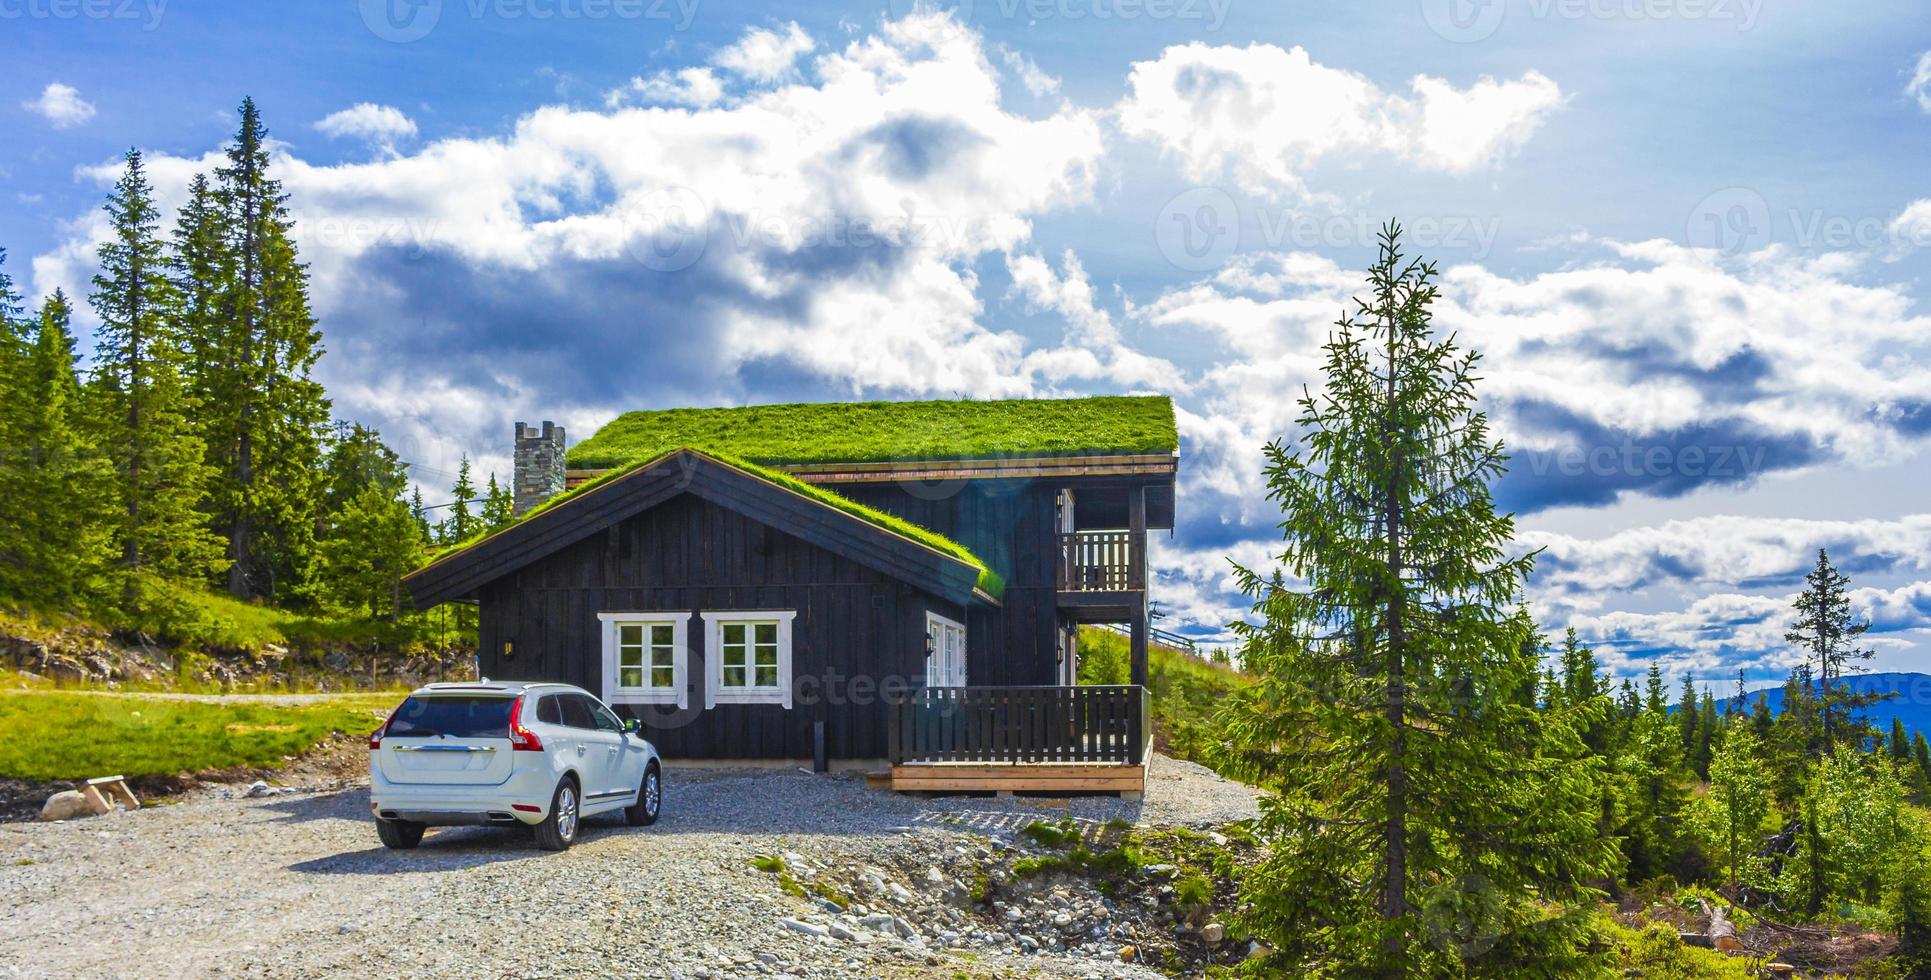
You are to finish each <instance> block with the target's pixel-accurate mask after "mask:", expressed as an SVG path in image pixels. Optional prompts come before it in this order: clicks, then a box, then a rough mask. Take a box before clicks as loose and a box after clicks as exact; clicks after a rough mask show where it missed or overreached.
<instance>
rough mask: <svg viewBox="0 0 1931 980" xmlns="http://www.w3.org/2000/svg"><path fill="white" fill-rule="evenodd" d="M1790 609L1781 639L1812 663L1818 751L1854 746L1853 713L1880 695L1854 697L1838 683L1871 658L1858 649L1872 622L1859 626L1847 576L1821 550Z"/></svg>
mask: <svg viewBox="0 0 1931 980" xmlns="http://www.w3.org/2000/svg"><path fill="white" fill-rule="evenodd" d="M1793 606H1794V608H1795V609H1796V611H1797V621H1796V622H1795V623H1794V624H1792V625H1791V628H1790V631H1789V632H1788V633H1785V634H1784V639H1785V640H1787V641H1788V642H1790V643H1793V644H1796V645H1797V646H1798V647H1799V648H1800V649H1802V650H1803V651H1804V656H1805V657H1806V658H1807V663H1810V664H1814V665H1815V668H1814V672H1813V675H1812V676H1813V678H1814V679H1815V681H1816V684H1817V694H1816V703H1817V716H1818V720H1819V722H1820V723H1821V725H1822V745H1821V748H1820V751H1828V750H1829V749H1831V748H1832V747H1834V746H1836V745H1837V744H1838V743H1839V740H1840V739H1843V740H1849V741H1851V742H1853V743H1854V742H1856V741H1857V740H1859V739H1860V738H1861V736H1863V735H1864V732H1863V731H1862V730H1854V729H1861V728H1862V727H1863V726H1861V725H1857V724H1855V722H1854V719H1853V717H1852V713H1853V712H1854V711H1855V710H1856V709H1857V708H1860V707H1864V706H1866V705H1870V704H1874V703H1876V702H1877V701H1879V700H1882V696H1877V695H1869V694H1864V695H1860V694H1853V693H1851V691H1850V690H1849V689H1848V688H1846V687H1845V686H1844V685H1843V683H1842V681H1843V677H1844V672H1845V671H1847V670H1862V669H1863V668H1862V667H1860V666H1858V665H1857V664H1856V663H1855V661H1858V660H1869V659H1870V658H1871V656H1872V651H1870V650H1868V649H1865V648H1862V647H1859V646H1858V645H1857V639H1858V637H1860V636H1863V635H1864V633H1865V632H1866V631H1868V630H1869V629H1870V628H1871V624H1870V623H1861V622H1858V621H1857V620H1856V618H1855V617H1854V616H1853V615H1852V614H1851V600H1850V577H1849V576H1846V575H1844V574H1842V573H1840V572H1839V571H1838V570H1837V569H1836V567H1835V566H1833V565H1831V563H1830V556H1829V555H1828V554H1826V553H1825V552H1824V549H1822V548H1819V549H1817V565H1816V567H1814V568H1812V569H1811V571H1810V574H1808V575H1806V576H1804V590H1803V591H1802V592H1800V593H1798V595H1797V599H1796V601H1795V602H1794V603H1793Z"/></svg>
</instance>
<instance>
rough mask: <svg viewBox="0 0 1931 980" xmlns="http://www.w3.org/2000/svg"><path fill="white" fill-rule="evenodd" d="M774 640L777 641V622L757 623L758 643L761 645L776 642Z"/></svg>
mask: <svg viewBox="0 0 1931 980" xmlns="http://www.w3.org/2000/svg"><path fill="white" fill-rule="evenodd" d="M776 642H778V624H777V623H759V624H758V644H759V645H760V646H762V645H764V644H766V643H776Z"/></svg>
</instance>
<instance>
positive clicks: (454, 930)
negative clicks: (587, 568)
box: [0, 757, 1255, 978]
mask: <svg viewBox="0 0 1931 980" xmlns="http://www.w3.org/2000/svg"><path fill="white" fill-rule="evenodd" d="M367 799H368V797H367V791H366V787H365V786H360V785H349V786H345V787H344V786H335V787H329V788H325V789H315V788H311V789H306V790H295V791H291V792H287V793H283V794H280V795H275V796H270V797H266V798H260V799H249V798H243V797H242V796H241V794H240V791H239V790H238V789H234V788H225V789H224V788H215V789H210V790H206V791H202V792H199V793H197V794H195V795H193V796H192V797H190V798H188V799H185V800H183V801H181V802H178V803H175V804H172V805H166V806H159V807H150V808H147V809H144V810H141V811H139V812H136V813H125V814H115V815H112V816H106V817H98V818H93V819H87V820H78V821H72V822H67V823H58V824H41V823H15V824H4V825H0V854H4V866H0V896H4V897H0V976H5V975H15V976H33V977H42V976H48V977H52V976H60V977H72V976H125V975H143V976H203V975H211V974H218V975H224V976H250V977H257V976H261V977H312V976H320V975H326V974H349V973H353V974H355V975H362V976H378V977H380V976H395V977H420V976H438V977H442V976H462V977H487V976H501V977H511V976H514V977H533V976H566V975H593V976H639V977H713V978H715V977H738V976H743V977H758V976H766V975H773V976H775V975H794V976H808V977H848V976H933V977H938V976H946V977H950V976H953V975H955V974H956V973H958V972H961V971H963V972H967V973H969V974H970V975H973V976H986V975H1011V976H1044V977H1128V976H1131V977H1146V976H1155V975H1157V974H1153V973H1152V972H1151V971H1149V970H1146V969H1145V968H1143V967H1140V966H1138V965H1132V964H1122V963H1120V962H1119V957H1118V955H1117V951H1118V946H1117V943H1116V944H1113V945H1108V943H1107V941H1106V939H1105V937H1104V936H1102V937H1099V938H1096V939H1094V940H1093V941H1092V942H1090V943H1089V942H1085V941H1084V939H1085V937H1083V936H1075V937H1071V938H1069V939H1068V940H1067V941H1066V942H1064V943H1063V944H1062V943H1054V944H1053V945H1054V946H1055V947H1058V946H1061V945H1063V946H1064V948H1054V949H1048V950H1042V951H1041V952H1039V953H1036V954H1022V953H1021V952H1020V949H1019V947H1018V946H1017V945H1016V944H1015V943H1013V942H1012V939H1013V937H1010V936H1005V935H992V934H987V933H982V932H978V931H976V928H975V927H960V926H958V925H957V924H956V920H957V919H958V918H959V917H958V916H957V915H953V914H952V913H949V912H947V911H946V909H945V908H944V907H943V906H942V905H937V904H935V902H936V899H934V898H932V897H931V896H930V895H929V894H920V895H915V896H914V898H913V899H912V900H909V901H901V900H899V899H895V898H893V897H891V896H892V895H903V894H906V893H911V892H918V891H920V890H921V889H927V888H928V884H929V883H928V882H926V881H922V880H913V879H912V876H910V875H909V874H903V873H899V872H890V871H888V872H885V873H884V874H885V877H886V878H887V880H888V883H889V885H890V886H891V890H890V892H889V893H888V892H885V891H880V892H879V893H878V894H876V895H874V896H872V897H869V898H865V899H862V900H864V901H870V902H872V903H873V907H872V908H871V909H869V910H867V911H870V912H871V913H872V914H873V918H880V917H882V916H883V915H894V916H901V917H902V918H903V919H905V920H909V923H908V924H909V925H910V926H911V927H912V929H911V931H912V932H913V933H914V934H913V935H912V936H911V937H910V938H906V937H904V936H903V935H902V933H900V932H895V930H894V929H893V928H892V927H890V926H889V925H888V926H886V927H883V928H881V929H875V930H871V931H867V930H863V929H860V930H852V929H849V928H841V927H840V926H839V921H840V917H839V916H837V915H834V914H832V913H833V910H831V909H828V908H824V907H820V906H819V905H818V904H817V903H814V902H813V901H809V900H806V899H803V898H798V897H795V896H792V895H787V894H783V893H781V892H780V891H779V889H778V888H777V887H776V879H775V878H774V876H772V875H769V874H766V873H763V872H760V871H757V870H755V869H753V868H752V867H750V865H749V859H750V858H751V857H752V856H753V855H757V854H766V853H784V852H789V853H790V854H791V855H793V856H794V860H798V861H801V862H803V863H806V864H828V863H842V864H847V865H849V864H857V865H862V866H867V867H878V868H884V869H903V868H905V867H907V858H908V855H910V856H912V857H911V864H912V866H924V865H925V864H926V863H927V862H928V861H929V862H931V863H932V864H933V865H934V868H933V870H932V871H931V872H930V874H931V875H933V876H934V878H933V880H934V881H936V880H937V877H936V876H937V875H938V871H937V867H936V866H937V865H938V864H941V863H943V862H945V861H951V860H968V859H970V857H971V855H972V853H973V852H982V853H983V852H987V849H988V848H990V847H993V846H995V844H996V842H999V841H1002V840H1007V839H1010V836H1011V835H1012V834H1013V832H1014V831H1016V830H1017V829H1018V828H1019V827H1021V826H1024V825H1025V824H1027V823H1029V822H1031V821H1034V820H1054V819H1058V818H1062V817H1071V818H1073V819H1075V820H1078V821H1082V822H1088V821H1092V822H1100V821H1106V820H1113V819H1120V820H1126V821H1129V822H1134V823H1138V824H1142V825H1150V826H1168V825H1192V826H1206V825H1212V824H1218V823H1224V822H1226V821H1230V820H1236V819H1242V818H1247V817H1252V816H1253V815H1254V812H1255V805H1254V796H1253V794H1252V792H1251V791H1250V790H1248V789H1246V788H1245V787H1242V786H1240V785H1239V784H1236V783H1231V782H1228V781H1225V780H1222V779H1220V778H1219V777H1217V776H1215V775H1213V774H1212V773H1211V772H1208V771H1207V770H1205V769H1202V768H1200V767H1198V766H1193V765H1191V764H1188V763H1184V762H1177V761H1174V760H1171V759H1167V758H1164V757H1156V758H1155V760H1154V764H1153V768H1152V773H1151V777H1150V779H1149V782H1148V787H1147V794H1146V798H1145V799H1144V800H1143V801H1138V802H1128V801H1122V800H1117V799H1112V798H1105V797H1100V798H1087V799H1077V800H1043V799H1026V798H1017V799H964V798H953V797H940V798H929V799H922V798H912V797H904V796H895V795H893V794H890V793H887V792H885V791H883V790H877V789H867V788H866V787H865V785H864V782H863V780H862V778H860V777H859V776H857V775H855V774H841V775H811V774H809V773H802V772H796V771H748V770H732V771H724V770H673V771H672V772H671V773H669V774H668V778H667V785H666V799H665V805H664V816H663V819H662V820H661V821H660V822H659V823H658V824H657V825H656V826H654V827H650V828H642V829H631V828H628V827H625V826H623V825H622V824H621V821H620V818H616V817H602V818H597V819H596V820H594V821H591V822H590V823H589V825H588V826H586V828H585V831H584V835H583V837H582V839H581V840H580V841H579V842H578V844H577V846H576V847H574V848H573V849H571V850H570V851H567V852H564V853H560V854H549V853H545V852H542V851H539V850H537V849H536V848H535V845H534V844H533V843H531V842H530V841H529V840H528V839H527V837H525V836H523V835H520V834H518V833H516V832H515V831H509V830H498V829H492V828H448V829H443V830H432V831H431V832H430V834H429V836H428V837H426V838H425V839H424V841H423V844H422V847H421V848H420V849H419V850H416V851H413V852H398V851H386V850H384V849H382V848H381V847H380V846H379V845H377V843H376V840H375V831H374V828H373V827H372V826H371V825H370V820H369V816H368V809H367ZM901 882H903V884H904V886H905V888H904V889H903V890H901V888H900V887H899V886H900V883H901ZM948 915H950V916H951V918H952V919H953V920H954V924H953V925H952V926H951V927H948V924H947V921H946V916H948ZM844 918H845V920H846V921H847V922H848V923H849V922H851V921H854V920H855V916H851V915H847V916H845V917H844ZM786 920H790V922H789V923H787V922H786ZM801 927H810V928H801ZM827 927H829V931H830V933H831V934H830V935H818V934H817V933H819V932H822V931H826V929H827ZM1096 931H1097V930H1096ZM1076 940H1077V941H1076Z"/></svg>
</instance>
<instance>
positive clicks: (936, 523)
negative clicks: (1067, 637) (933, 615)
mask: <svg viewBox="0 0 1931 980" xmlns="http://www.w3.org/2000/svg"><path fill="white" fill-rule="evenodd" d="M834 489H835V490H837V492H838V493H840V494H842V495H844V496H846V497H849V498H851V499H852V500H856V501H858V502H859V503H862V504H865V505H867V506H871V507H876V508H878V509H879V510H882V511H885V512H887V513H890V514H895V515H898V516H899V517H903V518H905V519H906V520H908V521H911V522H912V523H914V524H917V525H919V526H920V527H924V528H928V529H930V530H932V531H936V532H938V533H940V534H943V535H945V536H946V537H949V538H951V539H952V540H954V541H957V542H959V543H960V544H963V545H965V546H966V547H967V548H970V549H972V552H973V553H974V554H976V555H978V556H979V558H980V559H981V560H982V561H985V562H987V563H989V564H991V565H992V567H993V570H994V571H997V572H998V573H999V574H1000V575H1001V576H1003V577H1004V578H1005V580H1006V594H1005V599H1004V601H1003V603H1001V605H999V606H998V607H995V608H988V607H985V606H982V605H975V606H974V607H973V609H972V610H971V611H970V612H969V614H968V616H967V618H966V680H967V682H968V683H971V684H975V685H981V684H983V685H1001V684H1052V683H1054V682H1055V680H1056V671H1055V668H1056V666H1057V664H1058V658H1059V653H1058V649H1057V644H1056V639H1055V636H1054V631H1055V629H1056V628H1057V626H1058V564H1057V563H1058V553H1057V551H1056V548H1057V545H1058V541H1059V537H1058V534H1057V528H1056V527H1055V525H1054V523H1053V521H1054V510H1053V505H1054V500H1055V498H1056V497H1057V496H1058V493H1059V488H1058V487H1057V486H1054V485H1048V484H1046V483H1043V482H1040V481H1033V480H973V481H970V482H968V481H962V480H961V481H948V482H940V483H915V484H911V485H903V484H898V483H876V484H842V485H840V486H838V487H835V488H834Z"/></svg>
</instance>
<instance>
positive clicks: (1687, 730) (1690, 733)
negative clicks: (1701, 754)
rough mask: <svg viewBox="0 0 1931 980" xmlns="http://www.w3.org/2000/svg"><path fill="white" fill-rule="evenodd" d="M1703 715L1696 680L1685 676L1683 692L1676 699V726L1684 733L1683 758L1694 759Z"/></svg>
mask: <svg viewBox="0 0 1931 980" xmlns="http://www.w3.org/2000/svg"><path fill="white" fill-rule="evenodd" d="M1701 720H1702V717H1701V716H1700V715H1699V714H1698V713H1697V710H1696V680H1695V678H1692V677H1690V676H1689V675H1687V674H1685V675H1684V676H1683V693H1682V696H1681V697H1679V698H1677V701H1676V727H1677V730H1678V731H1681V732H1682V733H1683V736H1682V737H1683V758H1685V759H1693V758H1694V757H1695V755H1696V725H1697V722H1699V721H1701Z"/></svg>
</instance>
